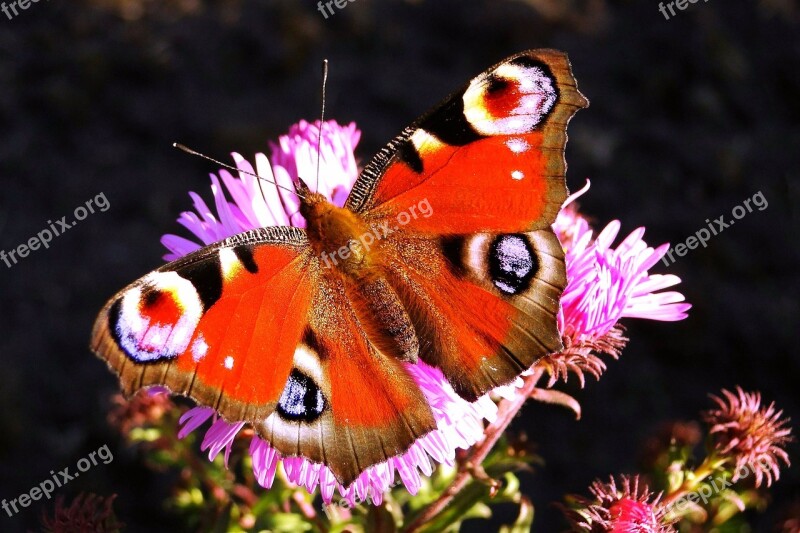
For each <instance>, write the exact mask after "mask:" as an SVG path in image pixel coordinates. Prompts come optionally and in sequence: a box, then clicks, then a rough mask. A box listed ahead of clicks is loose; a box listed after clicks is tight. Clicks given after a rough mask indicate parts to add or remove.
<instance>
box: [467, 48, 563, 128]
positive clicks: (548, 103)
mask: <svg viewBox="0 0 800 533" xmlns="http://www.w3.org/2000/svg"><path fill="white" fill-rule="evenodd" d="M488 76H493V77H494V78H495V79H499V80H503V81H505V82H506V83H508V84H509V85H512V86H514V89H515V90H513V91H508V93H505V94H501V95H500V96H499V97H500V98H503V99H508V100H509V102H508V105H514V107H513V109H511V110H510V111H509V112H508V113H507V114H506V115H505V116H495V115H493V114H492V109H491V108H492V106H491V98H489V97H488V95H487V91H488V90H489V87H490V84H489V83H487V78H486V77H481V78H478V79H476V80H474V81H473V82H472V83H470V85H469V87H468V88H467V90H466V91H465V92H464V96H463V101H464V116H465V117H466V119H467V121H469V123H470V124H471V125H472V127H473V128H475V130H476V131H477V132H478V133H481V134H482V135H509V134H520V133H530V132H531V131H533V130H534V129H535V128H536V127H537V126H538V125H539V124H541V123H542V122H543V121H544V119H545V117H547V115H548V114H549V113H550V111H551V110H552V109H553V107H554V106H555V103H556V100H557V98H558V92H557V90H556V81H555V80H554V79H553V78H552V77H551V76H550V75H548V74H546V73H545V71H544V70H542V69H541V68H540V67H537V66H527V67H526V66H523V65H519V64H514V63H505V64H503V65H500V66H499V67H498V68H497V69H496V70H495V71H494V72H492V73H490V74H489V75H488ZM515 98H516V101H514V99H515Z"/></svg>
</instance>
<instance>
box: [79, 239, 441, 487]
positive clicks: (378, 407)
mask: <svg viewBox="0 0 800 533" xmlns="http://www.w3.org/2000/svg"><path fill="white" fill-rule="evenodd" d="M91 344H92V349H93V351H94V352H95V353H96V354H97V355H98V356H99V357H100V358H102V359H104V360H105V361H106V362H107V363H108V365H109V367H110V368H111V369H112V370H114V371H115V372H116V373H117V374H118V375H119V378H120V382H121V385H122V389H123V391H124V392H125V393H126V394H132V393H133V392H135V391H136V390H138V389H140V388H143V387H148V386H154V385H163V386H166V387H168V388H169V389H170V390H171V391H172V392H174V393H177V394H183V395H186V396H189V397H191V398H192V399H194V400H195V401H196V402H197V403H198V404H200V405H206V406H209V407H213V408H214V409H215V410H216V411H217V412H219V413H220V415H221V416H222V417H223V418H224V419H226V420H229V421H246V422H250V423H251V424H252V425H253V427H254V428H255V430H256V431H257V432H258V434H259V435H260V436H261V437H262V438H264V439H265V440H267V441H268V442H270V443H271V445H272V446H273V447H274V448H276V449H277V450H278V451H280V452H281V453H282V454H284V455H286V456H294V455H298V456H303V457H306V458H308V459H310V460H312V461H316V462H320V463H324V464H326V465H327V466H328V467H329V468H330V469H331V471H332V473H333V474H334V476H335V477H336V478H337V479H338V480H339V481H340V482H342V483H343V484H345V485H348V484H350V483H351V482H352V481H353V480H355V478H356V477H357V476H358V474H360V473H361V472H362V471H363V470H364V469H365V468H366V467H368V466H370V465H373V464H376V463H378V462H381V461H384V460H386V459H387V458H389V457H392V456H394V455H397V454H398V453H401V452H403V451H405V450H406V449H407V448H408V447H409V446H410V445H411V444H412V443H413V442H414V441H415V440H416V439H417V438H419V437H420V436H422V435H424V434H425V433H427V432H428V431H430V430H431V429H433V428H434V421H433V415H432V413H431V411H430V408H429V407H428V405H427V403H426V402H425V399H424V397H423V395H422V393H421V392H420V391H419V389H418V388H417V387H416V386H415V385H414V383H413V381H412V380H411V378H410V377H409V375H408V373H407V372H406V371H405V369H404V368H403V367H402V365H401V363H400V362H399V361H396V360H394V359H389V358H387V357H385V356H383V355H381V354H380V353H379V352H377V351H376V350H375V349H374V348H373V347H372V345H371V344H370V343H369V342H368V340H367V337H366V334H365V333H364V332H363V330H362V328H361V327H360V326H359V324H358V321H357V319H356V317H355V315H354V312H353V310H352V307H351V306H350V303H349V302H348V300H347V298H346V294H345V289H344V287H343V285H342V282H341V280H338V279H337V278H335V277H332V276H330V275H326V274H325V273H324V272H323V270H322V268H321V267H320V265H319V260H318V258H317V257H316V255H315V254H314V253H313V252H312V251H311V250H310V248H309V247H308V244H307V240H306V236H305V232H304V231H303V230H300V229H297V228H290V227H273V228H262V229H258V230H253V231H250V232H247V233H243V234H240V235H236V236H234V237H231V238H229V239H226V240H224V241H221V242H220V243H217V244H214V245H212V246H208V247H205V248H203V249H201V250H199V251H197V252H195V253H192V254H189V255H187V256H185V257H183V258H181V259H179V260H177V261H174V262H172V263H169V264H167V265H164V266H163V267H161V268H159V269H158V270H156V271H154V272H151V273H150V274H148V275H147V276H145V277H143V278H142V279H140V280H138V281H136V282H135V283H133V284H132V285H130V286H129V287H127V288H125V289H123V290H122V291H121V292H120V293H118V294H117V295H116V296H114V297H113V298H112V299H111V300H110V301H109V302H108V303H107V304H106V306H105V307H104V308H103V310H102V311H101V313H100V315H99V316H98V318H97V320H96V322H95V325H94V330H93V334H92V343H91Z"/></svg>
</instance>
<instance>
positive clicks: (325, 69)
mask: <svg viewBox="0 0 800 533" xmlns="http://www.w3.org/2000/svg"><path fill="white" fill-rule="evenodd" d="M327 84H328V60H327V59H323V60H322V112H321V113H320V117H319V133H318V135H317V181H316V183H315V184H314V190H315V191H319V163H320V160H321V159H322V153H320V150H321V149H322V126H323V124H325V86H326V85H327Z"/></svg>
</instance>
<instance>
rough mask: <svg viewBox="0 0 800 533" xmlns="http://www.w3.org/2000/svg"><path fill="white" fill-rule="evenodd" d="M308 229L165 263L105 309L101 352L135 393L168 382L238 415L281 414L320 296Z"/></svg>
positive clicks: (233, 241) (270, 231)
mask: <svg viewBox="0 0 800 533" xmlns="http://www.w3.org/2000/svg"><path fill="white" fill-rule="evenodd" d="M308 262H309V254H308V246H307V243H306V238H305V234H304V232H303V231H302V230H298V229H296V228H263V229H259V230H253V231H250V232H247V233H243V234H240V235H237V236H235V237H231V238H229V239H226V240H224V241H221V242H219V243H217V244H215V245H212V246H207V247H205V248H202V249H200V250H198V251H197V252H195V253H192V254H189V255H187V256H185V257H183V258H181V259H179V260H177V261H174V262H172V263H169V264H167V265H164V266H163V267H161V268H159V269H158V270H155V271H154V272H151V273H150V274H148V275H147V276H145V277H143V278H141V279H140V280H138V281H136V282H134V283H133V284H131V285H130V286H128V287H126V288H125V289H123V290H122V291H120V292H119V293H118V294H117V295H115V296H114V297H113V298H112V299H111V300H109V302H108V303H107V304H106V305H105V307H104V308H103V310H102V311H101V312H100V314H99V316H98V318H97V320H96V322H95V325H94V330H93V332H92V350H93V351H94V352H95V353H96V354H98V356H100V357H101V358H103V359H105V360H106V361H107V362H108V365H109V367H110V368H111V369H112V370H114V371H115V372H116V373H117V374H118V375H119V377H120V382H121V385H122V389H123V391H124V392H125V393H126V394H132V393H133V392H135V391H136V390H138V389H140V388H142V387H147V386H151V385H165V386H167V387H168V388H169V389H170V390H171V391H173V392H175V393H177V394H184V395H186V396H190V397H191V398H193V399H195V400H196V401H197V402H198V403H200V404H203V405H207V406H211V407H214V408H215V409H217V410H218V411H219V412H220V413H222V415H223V417H224V418H226V419H228V420H255V419H258V418H263V417H265V416H268V415H269V414H271V413H272V411H273V410H274V409H275V406H276V405H277V402H278V399H279V397H280V395H281V392H282V391H283V389H284V385H285V383H286V380H287V377H288V376H289V372H290V370H291V367H292V356H293V353H294V351H295V348H296V347H297V345H298V343H299V342H300V338H301V336H302V334H303V330H304V327H305V326H304V323H305V321H306V317H307V316H308V313H309V309H310V306H311V301H312V296H313V285H312V284H311V283H310V279H309V278H308V273H307V269H306V266H307V264H308Z"/></svg>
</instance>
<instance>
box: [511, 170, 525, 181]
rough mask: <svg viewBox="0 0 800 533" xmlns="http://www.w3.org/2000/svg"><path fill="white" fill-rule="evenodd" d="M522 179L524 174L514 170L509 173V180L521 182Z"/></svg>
mask: <svg viewBox="0 0 800 533" xmlns="http://www.w3.org/2000/svg"><path fill="white" fill-rule="evenodd" d="M524 177H525V174H523V173H522V172H521V171H519V170H515V171H514V172H512V173H511V179H514V180H521V179H522V178H524Z"/></svg>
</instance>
